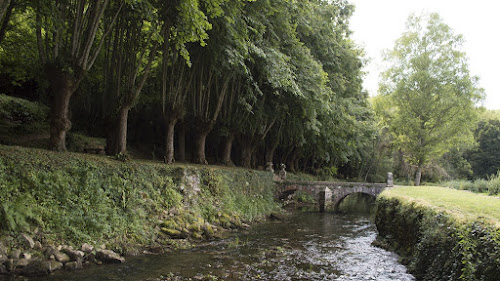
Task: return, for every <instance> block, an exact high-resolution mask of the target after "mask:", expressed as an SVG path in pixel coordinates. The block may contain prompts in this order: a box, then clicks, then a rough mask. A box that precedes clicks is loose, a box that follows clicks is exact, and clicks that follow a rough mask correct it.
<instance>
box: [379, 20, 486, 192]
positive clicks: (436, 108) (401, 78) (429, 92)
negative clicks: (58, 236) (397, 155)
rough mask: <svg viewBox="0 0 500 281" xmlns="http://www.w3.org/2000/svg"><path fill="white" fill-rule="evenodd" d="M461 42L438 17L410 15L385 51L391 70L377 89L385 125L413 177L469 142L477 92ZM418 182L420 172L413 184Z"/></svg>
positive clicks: (478, 94) (479, 92)
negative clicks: (383, 106)
mask: <svg viewBox="0 0 500 281" xmlns="http://www.w3.org/2000/svg"><path fill="white" fill-rule="evenodd" d="M462 42H463V38H462V36H460V35H458V36H457V35H454V34H453V33H452V31H451V29H450V28H449V27H448V26H447V25H445V24H444V23H443V22H442V21H441V19H440V17H439V16H438V15H437V14H431V15H428V16H425V17H417V16H410V18H409V19H408V22H407V31H406V32H405V33H404V34H403V35H402V36H401V38H399V39H398V40H397V42H396V44H395V46H394V49H392V50H391V51H389V52H388V53H387V56H386V59H387V61H388V62H390V63H391V67H390V68H389V69H388V70H387V71H386V72H385V73H384V80H383V82H382V83H381V86H380V88H381V92H382V94H383V95H384V97H385V102H387V103H389V104H390V106H391V107H392V108H393V110H391V111H390V112H389V113H388V114H387V117H388V118H386V120H388V122H387V125H388V127H389V128H390V131H391V132H392V134H393V135H394V140H395V142H396V143H397V145H398V147H399V148H400V149H401V150H402V151H403V152H404V156H405V159H406V161H407V162H408V163H410V164H411V165H415V166H416V167H418V168H417V174H418V172H421V169H422V168H423V167H424V166H425V165H426V164H428V163H430V161H432V160H434V159H437V158H439V157H440V156H442V155H443V154H444V153H445V152H447V151H448V150H449V149H450V148H452V147H454V146H457V145H458V144H460V143H464V142H471V141H472V133H471V128H473V125H474V120H475V118H476V116H477V112H476V111H475V103H476V102H477V101H478V100H479V99H481V98H482V90H481V89H478V88H477V78H476V77H471V75H470V74H469V70H468V65H467V60H466V59H465V58H466V56H465V53H464V52H462V51H461V49H460V47H461V45H462ZM419 180H420V174H418V175H417V177H416V181H418V183H417V185H418V184H419Z"/></svg>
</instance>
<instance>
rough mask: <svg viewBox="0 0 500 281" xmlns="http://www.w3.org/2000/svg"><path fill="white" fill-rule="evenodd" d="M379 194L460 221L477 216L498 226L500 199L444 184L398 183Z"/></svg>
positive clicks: (474, 218)
mask: <svg viewBox="0 0 500 281" xmlns="http://www.w3.org/2000/svg"><path fill="white" fill-rule="evenodd" d="M383 196H384V197H386V198H395V199H399V200H404V201H405V202H408V203H410V204H416V205H420V206H422V207H426V208H430V209H433V210H435V211H436V212H443V213H444V212H445V213H448V214H450V215H451V216H453V217H454V218H455V219H457V220H459V221H460V222H464V223H466V222H471V221H474V220H477V219H479V218H481V219H482V220H487V221H489V222H490V223H491V224H493V225H497V226H500V212H499V211H500V199H498V198H494V197H490V196H485V195H481V194H474V193H471V192H467V191H463V190H455V189H450V188H446V187H435V186H420V187H414V186H412V187H399V188H393V189H389V190H387V191H385V192H384V193H383Z"/></svg>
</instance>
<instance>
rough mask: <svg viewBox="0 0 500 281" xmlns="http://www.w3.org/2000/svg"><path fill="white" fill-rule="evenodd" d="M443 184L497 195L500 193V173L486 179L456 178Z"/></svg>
mask: <svg viewBox="0 0 500 281" xmlns="http://www.w3.org/2000/svg"><path fill="white" fill-rule="evenodd" d="M441 185H443V186H447V187H452V188H455V189H459V190H469V191H472V192H477V193H488V194H489V195H497V194H499V193H500V173H497V174H496V175H494V176H492V177H490V178H488V179H487V180H485V179H477V180H474V181H467V180H454V181H447V182H444V183H442V184H441Z"/></svg>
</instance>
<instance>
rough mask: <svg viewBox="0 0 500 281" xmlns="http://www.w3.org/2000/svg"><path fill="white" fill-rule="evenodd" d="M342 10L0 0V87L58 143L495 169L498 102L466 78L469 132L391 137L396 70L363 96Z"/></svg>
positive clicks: (348, 165) (335, 4) (311, 163)
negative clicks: (427, 150) (436, 139)
mask: <svg viewBox="0 0 500 281" xmlns="http://www.w3.org/2000/svg"><path fill="white" fill-rule="evenodd" d="M353 10H354V6H352V5H350V4H349V3H348V1H344V0H335V1H324V0H306V1H286V0H280V1H274V0H256V1H251V0H248V1H244V0H233V1H228V0H171V1H159V0H137V1H125V0H121V1H118V0H97V1H85V0H65V1H42V0H38V1H36V0H32V1H21V0H3V1H2V2H1V4H0V16H1V21H0V23H1V27H0V93H3V94H7V95H9V96H17V97H22V98H24V99H28V100H31V101H35V102H38V103H40V104H45V105H47V106H48V107H49V108H50V113H49V116H48V117H47V122H48V123H49V126H48V127H49V128H47V129H46V131H47V138H48V139H49V141H48V146H49V148H50V149H53V150H58V151H66V150H67V149H68V148H70V147H71V141H72V139H73V137H72V134H73V133H75V132H79V133H82V134H85V135H88V136H93V137H102V138H105V139H106V145H105V151H106V154H108V155H126V154H127V153H128V151H137V152H138V153H139V154H140V155H142V156H143V157H146V158H153V159H156V160H158V161H165V162H166V163H167V164H168V163H172V162H174V161H178V162H192V163H199V164H207V163H209V164H224V165H237V166H242V167H247V168H259V167H265V166H266V163H269V162H272V163H274V164H275V167H276V166H277V164H279V163H285V164H286V165H287V169H288V170H290V171H293V172H299V171H302V172H307V173H313V174H316V175H320V176H323V177H325V178H328V177H341V178H345V179H359V180H363V181H383V180H384V178H385V174H386V173H387V172H388V171H394V172H395V173H396V174H397V176H399V177H401V178H408V179H410V178H413V177H414V175H415V172H417V174H418V173H420V174H421V175H422V176H423V178H424V179H427V180H442V179H448V178H473V177H487V176H491V175H493V174H495V173H496V171H497V169H498V168H499V167H500V163H499V162H500V160H499V159H500V157H495V155H496V154H498V151H500V149H498V147H499V145H500V144H499V142H500V140H499V138H498V135H499V134H500V121H499V120H500V117H499V116H500V114H498V113H496V112H488V111H485V110H484V109H477V108H476V107H475V104H474V101H477V100H479V99H480V94H477V93H476V92H477V91H476V90H475V89H476V88H475V87H476V85H475V84H474V83H469V84H470V85H469V84H466V83H463V81H459V82H457V85H458V84H459V85H460V86H457V89H458V90H457V91H459V92H460V91H461V89H468V90H467V91H466V92H467V93H469V94H467V95H465V96H466V99H468V100H469V101H470V102H467V108H469V107H470V108H474V109H471V111H470V112H469V111H468V112H469V113H470V114H469V115H467V116H465V117H463V118H465V119H466V120H468V121H471V123H470V124H468V125H467V126H466V128H467V131H468V132H475V133H474V134H473V135H474V138H473V139H474V140H472V138H471V139H466V140H464V138H462V140H464V141H460V138H457V141H454V142H453V143H446V146H445V147H441V146H439V148H440V150H439V152H438V153H434V155H436V156H438V157H434V158H432V157H431V158H429V157H423V158H422V159H423V160H422V159H420V160H418V159H417V160H416V162H415V161H413V160H415V159H416V158H415V157H413V156H412V154H411V152H410V151H409V150H405V149H402V147H404V145H407V143H405V142H402V141H399V142H398V140H400V139H401V138H398V132H397V131H394V130H391V129H390V126H389V125H388V120H389V123H391V122H392V124H396V123H397V122H402V123H404V122H406V121H407V120H406V119H404V118H403V119H401V118H400V119H398V118H395V117H394V116H395V115H397V116H400V115H402V114H400V113H395V115H394V114H393V115H392V117H391V114H389V113H390V112H394V111H391V108H395V107H396V106H398V104H397V103H395V102H391V101H388V100H384V99H386V98H387V97H389V96H391V94H390V93H389V92H391V93H396V92H398V91H399V92H402V90H401V89H402V88H401V87H399V88H398V86H397V85H396V84H397V83H399V82H398V81H396V80H397V79H396V78H395V79H396V80H394V79H393V80H392V85H393V86H394V85H396V87H392V88H391V82H390V79H389V78H390V77H392V78H394V77H396V76H394V75H392V76H391V74H390V72H391V71H393V72H394V71H398V69H397V68H393V69H392V70H389V71H388V72H387V77H386V80H385V82H386V83H385V84H383V85H385V86H382V87H381V88H383V89H385V92H383V93H382V94H384V93H385V95H382V96H381V97H380V98H377V99H376V100H375V101H374V102H371V101H370V98H369V97H368V94H367V93H366V92H364V91H363V90H362V85H361V84H362V79H363V72H362V66H363V62H364V60H365V58H364V56H363V50H362V49H361V48H359V47H358V46H357V45H356V44H355V43H354V42H353V41H352V39H351V38H350V35H351V31H350V30H349V17H350V15H351V14H352V12H353ZM438 23H439V21H438ZM450 38H451V37H450ZM447 40H448V39H447ZM449 40H451V39H449ZM448 42H449V41H448ZM396 49H397V48H396ZM396 49H395V50H396ZM396 53H397V52H396ZM394 57H396V56H393V58H394ZM431 59H432V58H431ZM425 67H427V68H429V67H430V66H425ZM401 73H402V72H401ZM406 73H407V72H406ZM461 73H463V75H462V74H460V75H461V77H462V76H463V77H465V78H469V75H468V70H467V71H464V72H461ZM388 81H389V82H388ZM464 81H465V80H464ZM447 89H448V88H440V89H439V90H438V91H440V92H442V91H443V90H446V91H447ZM448 90H449V89H448ZM446 91H445V92H446ZM399 92H398V93H399ZM446 93H448V92H446ZM450 93H451V92H450ZM453 93H454V92H453ZM450 95H451V96H453V95H454V94H450ZM394 100H395V99H393V101H394ZM443 100H445V98H443ZM455 101H459V99H455ZM449 104H450V103H449ZM451 104H454V105H455V106H461V108H464V104H463V103H455V102H453V101H452V102H451ZM472 111H474V112H472ZM398 114H399V115H398ZM417 115H418V114H417ZM471 116H475V117H471ZM0 117H2V118H3V122H4V123H5V122H7V123H8V122H11V123H12V122H13V121H16V120H14V119H16V118H14V117H12V116H8V117H7V116H0ZM21 117H22V116H21ZM21 117H20V118H21ZM461 118H462V117H461ZM18 119H19V118H18ZM21 119H22V118H21ZM391 120H392V121H391ZM394 120H396V121H394ZM397 120H399V121H397ZM405 120H406V121H405ZM476 120H480V121H479V122H476ZM474 130H475V131H474ZM49 133H50V137H49ZM451 133H453V134H460V135H463V133H464V132H462V131H460V132H455V131H454V132H450V134H451ZM469 135H470V136H472V133H471V134H469ZM454 139H455V138H454ZM435 146H436V147H437V145H435ZM424 160H425V161H424ZM418 177H419V176H418ZM419 181H420V180H419Z"/></svg>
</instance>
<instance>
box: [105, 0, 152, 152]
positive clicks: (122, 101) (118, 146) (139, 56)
mask: <svg viewBox="0 0 500 281" xmlns="http://www.w3.org/2000/svg"><path fill="white" fill-rule="evenodd" d="M153 14H154V13H153V8H152V7H151V6H150V5H149V3H148V2H147V1H143V2H137V3H134V5H129V4H126V5H125V7H123V9H122V12H121V13H120V15H119V17H118V19H117V23H116V24H115V25H114V28H113V30H112V33H111V36H109V38H108V39H107V40H106V64H105V65H106V67H105V80H106V81H105V83H106V94H107V96H108V98H109V100H108V102H107V106H108V108H109V110H108V112H107V115H108V116H107V123H108V130H107V136H106V153H107V154H109V155H116V154H119V153H125V152H126V150H127V121H128V113H129V110H130V109H131V108H132V106H133V105H134V104H135V103H136V101H137V99H138V97H139V95H140V93H141V91H142V88H143V87H144V84H145V83H146V80H147V79H148V76H149V73H150V72H151V65H152V63H153V60H154V59H155V56H156V50H157V48H158V46H159V43H158V42H157V41H155V37H158V36H157V32H158V28H157V24H156V23H157V21H156V19H155V18H153V16H152V15H153ZM110 24H111V23H110Z"/></svg>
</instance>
